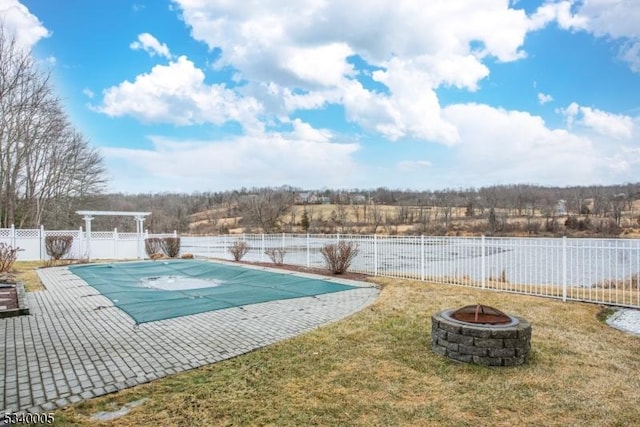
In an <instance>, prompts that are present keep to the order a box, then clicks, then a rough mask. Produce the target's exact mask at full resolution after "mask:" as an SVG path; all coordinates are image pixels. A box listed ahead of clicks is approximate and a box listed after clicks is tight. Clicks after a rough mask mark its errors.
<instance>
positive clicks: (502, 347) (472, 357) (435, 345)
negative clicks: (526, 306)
mask: <svg viewBox="0 0 640 427" xmlns="http://www.w3.org/2000/svg"><path fill="white" fill-rule="evenodd" d="M452 312H453V310H444V311H441V312H440V313H438V314H435V315H433V316H431V349H432V350H433V351H434V352H436V353H438V354H441V355H443V356H446V357H448V358H450V359H453V360H456V361H459V362H466V363H473V364H476V365H488V366H516V365H522V364H524V363H527V362H528V361H529V354H530V352H531V324H530V323H529V322H528V321H527V320H526V319H524V318H522V317H516V316H509V318H510V319H511V321H510V322H509V323H508V324H502V325H491V324H482V323H470V322H462V321H459V320H456V319H454V318H452V317H451V316H450V315H451V313H452Z"/></svg>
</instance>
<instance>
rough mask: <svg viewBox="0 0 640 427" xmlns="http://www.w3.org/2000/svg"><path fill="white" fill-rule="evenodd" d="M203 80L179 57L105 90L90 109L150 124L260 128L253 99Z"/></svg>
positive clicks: (196, 70) (202, 76) (256, 104)
mask: <svg viewBox="0 0 640 427" xmlns="http://www.w3.org/2000/svg"><path fill="white" fill-rule="evenodd" d="M204 78H205V76H204V73H203V72H202V70H200V69H199V68H197V67H196V66H195V65H194V64H193V62H191V61H190V60H189V59H187V58H186V57H184V56H181V57H179V58H178V60H177V61H175V62H173V61H172V62H170V63H169V64H168V65H156V66H155V67H153V69H152V70H151V72H149V73H148V74H141V75H139V76H137V77H136V79H135V80H134V81H133V82H129V81H125V82H122V83H120V84H119V85H118V86H113V87H111V88H108V89H106V90H104V93H103V94H104V99H103V102H102V105H100V106H94V107H93V109H94V110H95V111H99V112H102V113H105V114H107V115H109V116H111V117H120V116H124V115H131V116H133V117H135V118H137V119H139V120H141V121H143V122H149V123H172V124H175V125H182V126H184V125H192V124H202V123H213V124H217V125H221V124H223V123H225V122H228V121H236V122H239V123H241V124H243V125H244V126H245V128H247V129H252V128H256V127H257V128H261V125H260V124H259V123H258V121H257V116H258V114H259V113H260V111H261V106H260V104H259V103H258V102H257V101H256V100H255V99H253V98H250V97H243V98H240V97H238V95H237V94H236V93H234V92H233V91H231V90H229V89H227V88H225V86H224V85H219V84H214V85H207V84H206V83H205V81H204Z"/></svg>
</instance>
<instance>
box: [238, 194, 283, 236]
mask: <svg viewBox="0 0 640 427" xmlns="http://www.w3.org/2000/svg"><path fill="white" fill-rule="evenodd" d="M247 204H248V206H246V209H247V210H248V213H249V215H250V216H251V218H252V219H253V220H254V221H255V222H256V223H257V224H258V225H260V227H261V228H262V230H263V231H264V232H265V233H270V232H273V231H276V230H278V229H279V227H280V218H281V217H282V215H284V214H285V213H287V211H288V210H289V209H290V208H291V206H292V205H293V194H292V193H291V192H288V191H284V190H273V189H263V190H261V191H260V192H259V193H258V194H254V195H252V196H250V197H248V198H247Z"/></svg>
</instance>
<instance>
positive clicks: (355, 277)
mask: <svg viewBox="0 0 640 427" xmlns="http://www.w3.org/2000/svg"><path fill="white" fill-rule="evenodd" d="M238 263H239V264H247V265H257V266H260V267H269V268H277V269H280V270H288V271H297V272H299V273H309V274H318V275H321V276H327V277H331V278H335V279H348V280H358V281H360V282H367V281H368V280H367V277H368V276H367V275H366V274H362V273H353V272H349V271H347V272H346V273H342V274H334V273H332V272H330V271H329V270H327V269H324V268H314V267H302V266H298V265H290V264H281V265H276V264H274V263H272V262H250V261H240V262H238Z"/></svg>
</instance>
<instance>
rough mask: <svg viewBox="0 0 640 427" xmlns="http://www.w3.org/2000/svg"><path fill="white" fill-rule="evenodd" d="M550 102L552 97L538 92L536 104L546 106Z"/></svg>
mask: <svg viewBox="0 0 640 427" xmlns="http://www.w3.org/2000/svg"><path fill="white" fill-rule="evenodd" d="M551 101H553V96H551V95H547V94H545V93H542V92H538V102H539V103H540V105H544V104H547V103H549V102H551Z"/></svg>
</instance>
